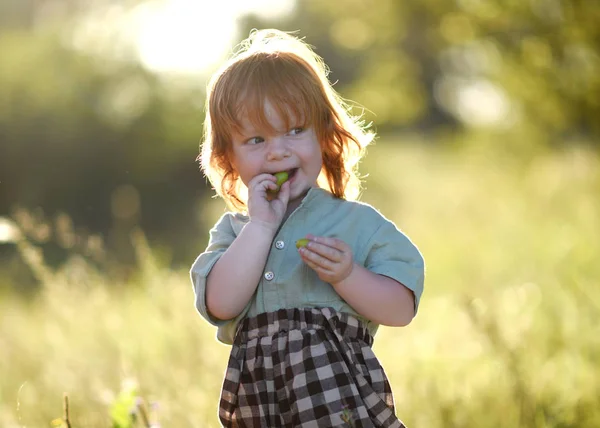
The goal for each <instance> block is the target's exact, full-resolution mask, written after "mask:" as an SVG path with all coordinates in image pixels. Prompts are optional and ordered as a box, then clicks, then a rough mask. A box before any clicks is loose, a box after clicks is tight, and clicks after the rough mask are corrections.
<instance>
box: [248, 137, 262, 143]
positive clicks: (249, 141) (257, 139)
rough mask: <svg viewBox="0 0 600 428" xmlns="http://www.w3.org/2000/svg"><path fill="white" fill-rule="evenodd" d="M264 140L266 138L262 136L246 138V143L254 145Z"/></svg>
mask: <svg viewBox="0 0 600 428" xmlns="http://www.w3.org/2000/svg"><path fill="white" fill-rule="evenodd" d="M263 141H265V140H264V138H262V137H252V138H249V139H247V140H246V144H250V145H254V144H258V143H262V142H263Z"/></svg>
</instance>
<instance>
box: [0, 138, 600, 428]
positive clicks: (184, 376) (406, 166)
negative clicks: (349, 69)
mask: <svg viewBox="0 0 600 428" xmlns="http://www.w3.org/2000/svg"><path fill="white" fill-rule="evenodd" d="M398 170H402V179H398V178H397V177H398V175H397V171H398ZM363 171H364V172H365V173H370V175H369V180H368V183H367V189H366V191H365V192H364V195H363V200H365V201H368V202H371V203H373V204H374V205H376V206H377V207H378V208H379V209H381V211H382V212H383V214H384V215H386V216H387V217H389V218H390V219H392V220H394V221H395V222H397V224H398V225H399V226H400V227H401V228H402V229H403V230H405V231H406V232H407V234H408V235H409V236H410V237H411V238H412V239H414V241H415V242H416V243H417V244H418V245H419V247H420V248H421V250H422V251H423V253H424V255H425V259H426V262H427V280H426V288H425V294H424V296H423V300H422V303H421V306H420V309H419V314H418V315H417V317H416V319H415V320H414V321H413V323H411V325H410V326H408V327H407V328H386V327H382V328H381V329H380V331H379V332H378V334H377V337H376V339H375V346H374V348H375V349H374V350H375V352H376V354H377V355H378V357H379V358H380V360H381V362H382V364H383V366H384V368H385V369H386V372H387V374H388V377H389V379H390V382H391V385H392V388H393V391H394V395H395V399H396V408H397V413H398V415H399V416H400V418H401V419H402V420H403V421H404V422H405V423H406V424H407V426H415V427H416V426H426V427H431V428H437V427H440V428H441V427H444V428H446V427H461V428H466V427H477V428H487V427H489V428H492V427H494V428H495V427H498V426H510V427H515V428H520V427H523V428H525V427H527V428H531V427H533V428H536V427H539V428H542V427H544V428H547V427H554V428H559V427H567V426H568V427H582V428H583V427H591V426H597V425H599V424H600V411H599V409H600V401H599V397H600V372H599V371H598V360H599V358H600V339H599V338H598V335H597V325H598V321H599V320H598V313H599V309H600V289H599V288H598V287H597V279H598V278H599V277H600V268H599V265H598V263H597V260H596V255H597V254H599V253H600V242H599V241H598V240H595V239H590V237H595V236H600V215H599V213H600V200H599V199H598V198H597V195H598V194H599V191H600V159H599V158H598V156H597V154H595V153H594V152H592V151H590V150H587V149H581V148H571V149H569V150H566V151H564V152H563V153H561V154H560V155H559V154H556V153H546V154H543V155H540V156H536V157H535V158H532V159H529V160H521V161H516V160H515V159H514V158H512V157H511V156H510V155H507V154H506V153H502V152H493V151H489V150H486V151H483V150H480V149H477V150H475V149H474V148H473V147H471V148H469V149H462V150H461V151H452V150H447V151H443V152H442V151H439V150H434V149H432V148H424V147H423V146H422V145H420V144H405V145H402V146H401V145H397V144H393V142H392V141H388V142H386V143H385V144H381V145H376V146H374V147H373V148H372V149H371V150H370V154H369V157H368V159H367V160H366V161H365V164H364V168H363ZM391 177H393V178H391ZM390 195H394V197H393V198H391V197H390ZM218 211H219V210H215V211H214V212H213V213H212V214H211V215H210V218H211V221H214V220H216V219H217V217H218V215H219V212H218ZM16 224H21V223H20V222H17V223H16ZM30 234H31V230H29V231H25V230H23V231H22V232H21V234H20V238H19V240H20V241H19V242H20V247H19V249H20V251H21V254H22V257H23V258H24V259H25V260H27V263H28V266H29V267H30V268H31V269H34V270H35V271H36V272H38V273H37V274H38V275H40V278H41V281H42V282H43V287H42V288H41V289H40V290H39V291H38V293H36V295H35V296H34V298H32V299H24V298H23V297H22V296H20V295H19V294H17V293H6V292H5V294H4V295H3V296H2V298H1V299H0V378H1V379H2V382H1V383H0V425H2V426H13V425H19V426H20V425H23V426H46V425H47V424H48V422H49V421H51V420H52V419H53V418H56V415H57V412H58V411H60V404H59V403H60V396H61V394H62V393H63V391H67V392H68V393H69V395H70V397H71V402H72V404H71V407H72V410H71V421H72V426H73V427H74V428H75V427H78V426H94V427H109V426H111V425H113V419H112V418H114V414H113V412H114V410H113V409H117V408H118V409H119V410H118V411H116V414H118V415H120V416H119V421H120V422H119V423H121V424H127V423H128V422H127V415H129V412H130V411H131V410H132V403H133V409H136V405H138V404H139V399H136V396H135V394H134V392H133V390H132V389H131V388H130V387H128V386H127V385H130V383H129V382H135V384H136V385H139V387H138V390H139V391H142V392H143V395H144V397H148V400H149V402H155V401H156V402H159V403H160V404H161V412H160V420H161V422H162V423H163V425H164V426H178V427H179V426H181V427H187V426H193V427H196V426H207V427H209V426H215V427H216V426H218V423H217V416H216V409H217V405H218V398H219V391H220V387H221V382H222V376H223V373H224V369H225V366H226V363H227V357H228V350H229V348H228V347H226V346H222V345H220V344H218V343H217V342H216V340H215V329H214V328H213V327H212V326H210V325H208V323H206V322H205V321H203V320H201V319H200V317H199V316H198V315H197V314H196V312H195V309H194V304H193V293H192V290H191V285H190V283H189V276H188V272H187V270H181V271H173V270H170V269H168V268H166V267H165V266H164V265H163V264H161V262H160V259H157V258H156V257H155V252H154V251H152V250H151V248H150V247H149V246H148V244H147V243H146V241H145V240H144V236H143V235H142V234H141V232H138V233H136V234H134V235H133V242H134V247H135V248H136V254H137V258H136V259H137V260H138V262H137V269H138V272H137V273H136V274H135V275H132V276H130V277H129V278H128V279H127V280H125V281H123V282H119V281H116V280H115V279H114V278H112V277H109V276H105V275H104V274H103V273H102V272H101V271H98V270H97V268H95V267H93V265H91V264H90V263H87V262H85V261H84V260H83V259H82V258H81V257H79V256H77V257H73V259H71V260H70V261H69V262H68V263H67V264H65V265H64V267H63V268H62V269H60V270H55V269H53V268H51V267H49V266H47V265H45V264H44V261H43V258H41V256H40V255H39V254H38V256H35V255H34V254H35V251H34V250H35V248H36V247H37V244H35V241H33V240H31V239H29V238H28V236H30ZM124 385H125V386H124ZM123 391H125V392H123ZM52 397H56V399H52ZM137 409H138V412H137V415H138V416H137V423H138V425H140V426H143V422H142V416H141V414H140V413H139V406H138V407H137ZM149 413H151V412H149ZM346 416H348V418H347V419H348V421H349V422H347V424H348V423H351V415H346ZM148 419H149V420H150V421H152V420H153V419H152V415H150V416H149V417H148ZM154 420H155V419H154ZM124 426H127V425H124Z"/></svg>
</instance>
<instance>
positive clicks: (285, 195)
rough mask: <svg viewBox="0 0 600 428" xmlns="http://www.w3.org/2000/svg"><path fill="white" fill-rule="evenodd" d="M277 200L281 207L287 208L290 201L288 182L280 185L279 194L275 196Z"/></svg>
mask: <svg viewBox="0 0 600 428" xmlns="http://www.w3.org/2000/svg"><path fill="white" fill-rule="evenodd" d="M277 199H279V200H280V201H281V202H282V203H283V205H284V206H286V207H287V204H288V202H289V200H290V183H289V182H288V181H286V182H285V183H283V184H282V185H281V188H280V189H279V193H278V194H277Z"/></svg>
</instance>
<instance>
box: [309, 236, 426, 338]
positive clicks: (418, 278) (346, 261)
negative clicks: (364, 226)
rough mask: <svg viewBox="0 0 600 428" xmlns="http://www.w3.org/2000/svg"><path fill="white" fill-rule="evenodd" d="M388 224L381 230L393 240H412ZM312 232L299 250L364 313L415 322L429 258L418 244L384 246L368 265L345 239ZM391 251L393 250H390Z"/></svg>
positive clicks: (397, 322)
mask: <svg viewBox="0 0 600 428" xmlns="http://www.w3.org/2000/svg"><path fill="white" fill-rule="evenodd" d="M386 226H388V227H386V228H383V229H382V230H381V231H380V232H381V234H382V235H384V236H386V238H388V239H389V237H392V238H391V240H393V239H394V236H395V238H396V239H397V240H399V242H401V243H403V244H407V243H408V240H406V238H405V237H404V235H401V234H398V233H396V234H394V229H395V228H392V227H393V226H392V225H391V224H388V225H386ZM307 237H308V238H309V239H310V242H309V243H308V245H307V246H306V247H305V248H300V250H299V251H300V255H301V257H302V259H303V260H304V261H305V263H306V264H307V265H308V266H310V267H311V268H312V269H314V270H315V272H316V273H317V275H318V276H319V278H320V279H321V280H322V281H325V282H328V283H330V284H331V285H332V286H333V287H334V288H335V290H336V291H337V293H338V294H339V295H340V296H341V297H342V298H343V299H344V300H345V301H346V302H348V303H349V304H350V305H351V306H352V307H353V308H354V309H355V310H356V311H357V312H358V313H359V314H361V315H362V316H364V317H365V318H367V319H370V320H371V321H373V322H375V323H377V324H383V325H389V326H405V325H407V324H409V323H410V322H411V320H412V319H413V318H414V316H415V314H416V308H417V306H418V296H419V295H420V292H421V291H422V282H423V275H424V265H423V259H422V257H421V256H420V253H419V252H418V250H417V249H416V248H415V247H414V246H412V244H411V245H395V246H393V247H390V249H389V250H384V253H383V257H379V258H378V257H371V258H367V261H366V263H367V264H365V266H366V267H365V266H362V265H360V264H358V263H356V262H354V255H353V253H352V249H351V248H350V246H348V244H346V243H345V242H344V241H342V240H340V239H336V238H327V237H321V236H318V237H316V236H313V235H308V236H307ZM375 247H378V248H377V249H376V250H375V251H376V252H377V253H378V254H379V255H381V254H382V250H381V248H383V247H384V246H382V245H377V246H373V247H372V249H373V248H375ZM388 251H391V255H389V254H385V253H387V252H388ZM401 281H402V282H401ZM405 281H406V282H405ZM413 290H417V291H418V292H419V294H416V292H415V291H413Z"/></svg>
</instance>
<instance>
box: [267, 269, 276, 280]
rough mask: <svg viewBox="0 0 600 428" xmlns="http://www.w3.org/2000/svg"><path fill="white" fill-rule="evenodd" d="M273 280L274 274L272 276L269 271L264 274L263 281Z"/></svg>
mask: <svg viewBox="0 0 600 428" xmlns="http://www.w3.org/2000/svg"><path fill="white" fill-rule="evenodd" d="M273 278H275V274H273V272H271V271H269V272H267V273H265V279H266V280H267V281H271V280H272V279H273Z"/></svg>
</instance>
